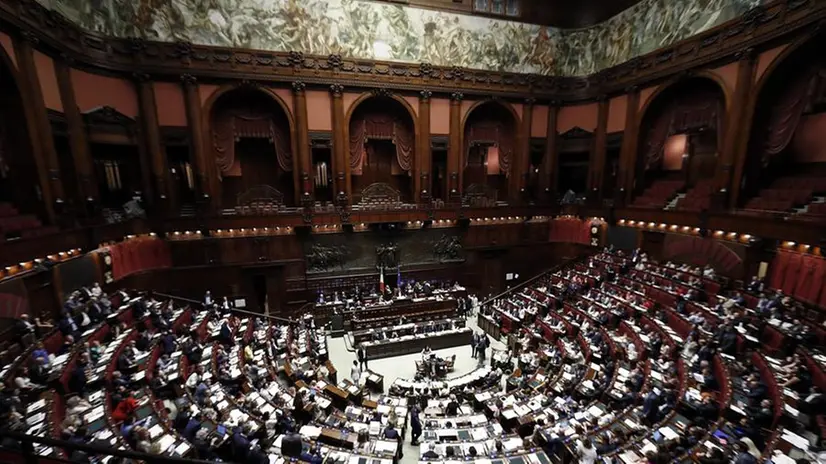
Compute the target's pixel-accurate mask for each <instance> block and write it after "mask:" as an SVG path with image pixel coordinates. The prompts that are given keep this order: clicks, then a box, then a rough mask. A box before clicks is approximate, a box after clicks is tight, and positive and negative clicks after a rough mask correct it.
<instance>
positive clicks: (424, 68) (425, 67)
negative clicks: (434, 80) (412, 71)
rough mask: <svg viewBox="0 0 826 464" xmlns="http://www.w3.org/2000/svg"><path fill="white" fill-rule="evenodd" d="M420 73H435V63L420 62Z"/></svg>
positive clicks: (425, 74) (424, 74) (426, 74)
mask: <svg viewBox="0 0 826 464" xmlns="http://www.w3.org/2000/svg"><path fill="white" fill-rule="evenodd" d="M419 73H421V75H422V76H425V77H430V76H431V75H432V74H433V65H432V64H430V63H419Z"/></svg>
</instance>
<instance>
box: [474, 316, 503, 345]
mask: <svg viewBox="0 0 826 464" xmlns="http://www.w3.org/2000/svg"><path fill="white" fill-rule="evenodd" d="M476 323H477V324H478V325H479V328H480V329H482V331H483V332H485V333H486V334H488V335H490V336H491V337H493V339H494V340H500V339H501V337H502V328H501V327H499V324H497V323H496V321H494V320H493V318H492V317H490V316H485V315H483V314H482V313H479V314H478V315H477V316H476Z"/></svg>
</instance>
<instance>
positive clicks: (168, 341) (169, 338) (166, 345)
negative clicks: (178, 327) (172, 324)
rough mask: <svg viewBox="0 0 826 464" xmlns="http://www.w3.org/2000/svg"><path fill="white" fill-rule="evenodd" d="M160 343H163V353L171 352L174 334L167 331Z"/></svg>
mask: <svg viewBox="0 0 826 464" xmlns="http://www.w3.org/2000/svg"><path fill="white" fill-rule="evenodd" d="M161 343H162V345H163V353H164V354H172V353H174V352H175V334H173V333H172V332H171V331H167V332H166V334H164V336H163V339H162V340H161Z"/></svg>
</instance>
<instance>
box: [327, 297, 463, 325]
mask: <svg viewBox="0 0 826 464" xmlns="http://www.w3.org/2000/svg"><path fill="white" fill-rule="evenodd" d="M457 307H458V303H457V300H456V299H454V298H450V299H446V300H436V299H426V300H420V301H414V300H412V299H406V300H394V301H393V302H392V303H390V304H389V305H382V306H376V307H371V308H365V309H356V310H351V311H346V312H344V313H342V314H343V316H344V320H350V321H351V330H353V331H357V330H361V329H367V328H370V327H382V326H386V325H391V324H395V323H397V322H398V320H399V319H400V318H401V317H402V316H405V317H411V318H412V317H415V318H420V317H422V318H429V319H432V318H434V317H437V316H441V317H445V318H446V317H453V316H455V315H456V309H457Z"/></svg>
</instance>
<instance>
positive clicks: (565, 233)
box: [548, 218, 591, 245]
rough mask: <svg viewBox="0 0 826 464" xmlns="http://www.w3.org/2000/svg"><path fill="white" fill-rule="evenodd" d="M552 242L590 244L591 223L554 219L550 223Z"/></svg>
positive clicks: (579, 220) (550, 239) (550, 238)
mask: <svg viewBox="0 0 826 464" xmlns="http://www.w3.org/2000/svg"><path fill="white" fill-rule="evenodd" d="M549 226H550V227H549V229H550V237H549V238H548V240H549V241H551V242H569V243H582V244H586V245H587V244H588V243H590V237H591V221H583V220H581V219H564V218H561V219H552V220H551V221H550V223H549Z"/></svg>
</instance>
